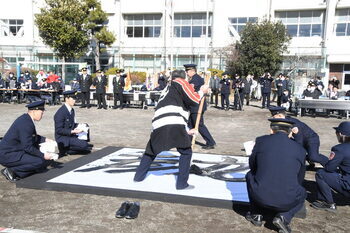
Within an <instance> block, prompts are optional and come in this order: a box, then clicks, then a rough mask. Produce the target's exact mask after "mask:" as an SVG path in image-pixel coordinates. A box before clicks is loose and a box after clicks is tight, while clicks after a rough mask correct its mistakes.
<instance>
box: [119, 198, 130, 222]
mask: <svg viewBox="0 0 350 233" xmlns="http://www.w3.org/2000/svg"><path fill="white" fill-rule="evenodd" d="M131 205H132V202H128V201H126V202H123V203H122V205H121V206H120V208H119V209H118V210H117V212H116V213H115V217H116V218H124V217H125V215H126V213H127V212H128V210H129V209H130V207H131Z"/></svg>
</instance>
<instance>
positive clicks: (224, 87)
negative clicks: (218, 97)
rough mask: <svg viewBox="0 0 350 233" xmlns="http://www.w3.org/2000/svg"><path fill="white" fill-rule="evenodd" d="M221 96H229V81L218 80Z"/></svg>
mask: <svg viewBox="0 0 350 233" xmlns="http://www.w3.org/2000/svg"><path fill="white" fill-rule="evenodd" d="M220 86H221V94H230V80H229V79H226V78H224V79H222V80H220Z"/></svg>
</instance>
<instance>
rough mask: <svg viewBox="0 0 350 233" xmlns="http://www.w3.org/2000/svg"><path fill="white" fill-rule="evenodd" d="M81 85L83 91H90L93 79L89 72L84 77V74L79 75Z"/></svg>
mask: <svg viewBox="0 0 350 233" xmlns="http://www.w3.org/2000/svg"><path fill="white" fill-rule="evenodd" d="M77 81H78V82H79V85H80V90H81V92H89V91H90V86H91V85H92V79H91V76H90V75H89V74H87V75H86V77H85V78H84V77H83V74H81V75H79V78H78V80H77Z"/></svg>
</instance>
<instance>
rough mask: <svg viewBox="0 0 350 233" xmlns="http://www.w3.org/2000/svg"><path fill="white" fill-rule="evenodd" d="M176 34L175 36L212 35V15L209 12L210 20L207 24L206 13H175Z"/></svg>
mask: <svg viewBox="0 0 350 233" xmlns="http://www.w3.org/2000/svg"><path fill="white" fill-rule="evenodd" d="M174 18H175V19H174V36H175V37H204V36H205V35H207V33H206V29H207V26H208V37H211V23H212V20H211V18H212V15H211V14H209V20H208V21H209V22H208V24H207V14H206V13H189V14H188V13H186V14H175V15H174Z"/></svg>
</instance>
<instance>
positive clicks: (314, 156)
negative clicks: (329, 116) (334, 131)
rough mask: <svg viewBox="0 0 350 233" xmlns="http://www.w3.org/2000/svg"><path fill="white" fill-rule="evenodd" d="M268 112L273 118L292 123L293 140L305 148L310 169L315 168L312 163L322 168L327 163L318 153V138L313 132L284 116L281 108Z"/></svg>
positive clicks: (304, 125) (302, 124) (271, 109)
mask: <svg viewBox="0 0 350 233" xmlns="http://www.w3.org/2000/svg"><path fill="white" fill-rule="evenodd" d="M269 110H270V112H271V115H272V117H273V118H281V119H288V120H291V121H293V122H294V126H295V127H294V128H293V138H294V140H295V141H296V142H297V143H299V144H300V145H302V146H303V147H304V148H305V150H306V152H307V160H308V161H309V163H310V166H311V167H313V166H315V165H314V163H313V162H317V163H320V164H321V165H322V166H324V165H325V163H327V162H328V158H327V157H326V156H324V155H322V154H320V153H319V148H320V138H319V136H318V134H317V133H316V132H315V131H313V130H312V129H311V128H310V127H309V126H308V125H306V124H305V123H303V122H301V121H299V120H298V119H295V118H292V117H288V116H286V109H285V108H283V107H271V108H270V109H269Z"/></svg>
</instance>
